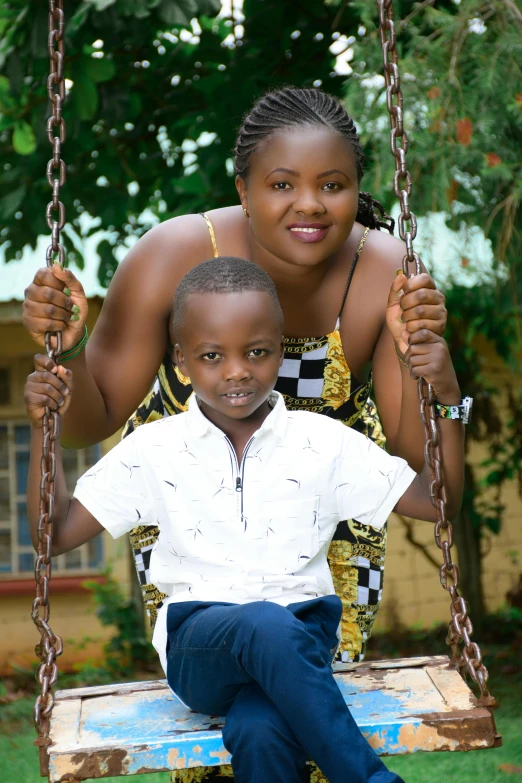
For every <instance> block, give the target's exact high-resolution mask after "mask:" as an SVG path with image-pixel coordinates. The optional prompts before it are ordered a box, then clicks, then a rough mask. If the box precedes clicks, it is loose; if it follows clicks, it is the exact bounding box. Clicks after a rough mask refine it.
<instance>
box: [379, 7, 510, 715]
mask: <svg viewBox="0 0 522 783" xmlns="http://www.w3.org/2000/svg"><path fill="white" fill-rule="evenodd" d="M377 6H378V8H379V30H380V37H381V47H382V57H383V65H384V80H385V84H386V106H387V109H388V113H389V115H390V125H391V133H390V146H391V151H392V154H393V156H394V158H395V174H394V177H393V189H394V192H395V195H396V196H397V198H398V199H399V202H400V206H401V212H400V215H399V220H398V226H399V236H400V238H401V239H402V240H403V242H405V244H406V254H405V256H404V258H403V260H402V268H403V272H404V274H405V275H407V276H408V277H411V276H413V275H414V274H420V272H421V271H422V268H421V262H420V258H419V256H418V255H417V253H416V252H415V251H414V250H413V240H414V239H415V237H416V235H417V219H416V217H415V215H414V214H413V212H412V211H411V209H410V203H409V198H410V196H411V184H412V180H411V174H410V172H409V171H408V169H407V167H406V152H407V151H408V135H407V133H406V130H405V129H404V123H403V120H404V116H403V101H402V90H401V80H400V74H399V66H398V62H397V49H396V36H395V25H394V23H393V12H392V0H377ZM399 141H400V145H399V143H398V142H399ZM407 223H408V224H409V227H408V228H407V227H406V224H407ZM412 264H414V265H415V271H414V272H413V271H412V267H411V265H412ZM418 393H419V404H420V415H421V418H422V422H423V424H424V432H425V436H426V443H425V446H424V456H425V459H426V463H427V465H428V467H429V469H430V472H431V478H432V480H431V484H430V496H431V502H432V503H433V505H434V507H435V509H436V511H437V521H436V523H435V542H436V544H437V546H438V548H439V549H440V550H441V552H442V557H443V563H442V566H441V569H440V582H441V584H442V587H443V588H444V589H445V590H447V591H448V592H449V594H450V598H451V621H450V623H449V628H448V636H447V639H446V642H447V644H448V645H449V646H450V647H451V650H452V663H453V664H454V665H455V666H456V668H457V669H458V670H459V672H460V673H461V674H462V675H463V676H464V675H465V674H466V673H468V674H469V675H470V677H471V678H472V680H473V681H474V682H476V683H477V684H478V686H479V688H480V694H481V695H480V699H479V703H480V704H482V705H484V706H492V705H493V704H494V703H495V700H494V698H493V697H492V696H491V695H490V693H489V691H488V688H487V680H488V671H487V669H486V667H485V666H484V664H483V662H482V654H481V652H480V648H479V646H478V644H476V642H472V641H471V636H472V634H473V626H472V624H471V620H470V618H469V614H468V606H467V604H466V601H465V600H464V598H463V597H462V596H461V595H460V594H459V569H458V566H457V565H456V563H454V562H453V560H452V557H451V547H452V545H453V528H452V525H451V522H450V521H449V520H448V518H447V516H446V490H445V487H444V471H443V464H442V454H441V451H440V443H439V428H438V419H437V418H436V416H435V404H434V403H435V395H434V392H433V388H432V387H431V385H430V384H427V383H426V381H424V380H423V379H422V378H421V379H419V382H418Z"/></svg>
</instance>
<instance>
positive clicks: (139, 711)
mask: <svg viewBox="0 0 522 783" xmlns="http://www.w3.org/2000/svg"><path fill="white" fill-rule="evenodd" d="M339 668H340V667H339ZM335 676H336V680H337V683H338V685H339V688H340V690H341V693H342V694H343V696H344V699H345V701H346V703H347V704H348V706H349V707H350V710H351V712H352V714H353V716H354V718H355V720H356V722H357V724H358V725H359V727H360V729H361V731H362V732H363V734H364V735H365V736H366V738H367V739H368V741H369V743H370V744H371V745H372V747H373V748H375V750H376V751H377V753H379V754H381V755H397V754H404V753H414V752H416V751H419V750H422V751H431V750H472V749H475V748H487V747H493V746H494V745H495V743H496V730H495V722H494V719H493V717H492V715H491V713H490V712H489V711H488V710H486V709H484V708H482V707H478V706H477V702H476V700H475V698H474V696H473V694H472V693H471V691H470V690H469V688H468V687H467V685H466V684H465V682H464V681H463V680H462V679H461V677H460V675H459V674H458V673H457V672H456V671H455V670H454V669H452V668H451V667H450V666H449V661H448V659H447V658H445V657H442V656H438V657H436V658H421V659H414V661H412V666H410V667H407V666H406V661H404V660H400V661H379V662H373V663H370V664H359V665H357V668H356V669H354V670H351V671H346V670H345V669H343V670H342V671H339V670H337V671H336V675H335ZM222 726H223V719H222V718H220V717H218V716H208V715H198V714H196V713H194V712H191V711H190V710H188V709H187V708H186V707H185V706H184V705H183V704H182V703H181V702H180V701H179V699H178V698H177V697H176V696H175V694H173V693H172V691H170V689H169V687H168V685H167V683H166V682H165V681H164V680H161V681H158V682H155V683H127V684H125V685H120V686H114V685H111V686H103V687H101V688H78V689H75V690H71V691H58V692H57V694H56V705H55V708H54V711H53V715H52V720H51V739H52V741H53V744H52V746H51V747H50V749H49V759H50V776H49V781H50V783H65V781H72V780H75V781H81V780H88V779H96V778H101V777H108V776H128V775H137V774H140V773H145V772H153V771H166V770H176V769H185V768H187V767H198V766H219V765H221V764H227V763H229V762H230V756H229V754H228V752H227V751H226V750H225V748H224V747H223V742H222V738H221V729H222Z"/></svg>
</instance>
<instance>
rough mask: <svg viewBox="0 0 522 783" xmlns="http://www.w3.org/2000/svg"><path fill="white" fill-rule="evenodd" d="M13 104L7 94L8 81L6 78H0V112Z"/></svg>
mask: <svg viewBox="0 0 522 783" xmlns="http://www.w3.org/2000/svg"><path fill="white" fill-rule="evenodd" d="M13 103H14V101H13V98H12V97H11V95H10V94H9V79H8V78H7V76H0V111H2V109H10V108H11V107H12V106H13Z"/></svg>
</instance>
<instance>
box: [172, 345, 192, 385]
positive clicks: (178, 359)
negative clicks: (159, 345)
mask: <svg viewBox="0 0 522 783" xmlns="http://www.w3.org/2000/svg"><path fill="white" fill-rule="evenodd" d="M172 358H173V360H174V364H175V365H176V367H177V368H178V370H179V371H180V373H181V374H182V375H184V376H185V378H188V377H189V374H188V372H187V370H186V368H185V356H184V354H183V351H182V350H181V348H180V346H179V344H178V343H176V345H175V346H174V349H173V351H172Z"/></svg>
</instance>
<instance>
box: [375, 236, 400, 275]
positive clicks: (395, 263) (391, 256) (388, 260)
mask: <svg viewBox="0 0 522 783" xmlns="http://www.w3.org/2000/svg"><path fill="white" fill-rule="evenodd" d="M405 252H406V245H405V244H404V242H402V240H400V239H398V238H397V237H395V236H393V235H392V234H389V233H388V231H386V230H383V229H381V230H380V231H378V230H375V229H371V230H370V231H369V232H368V236H367V238H366V242H365V256H366V262H367V263H366V266H371V267H372V268H375V267H378V268H379V270H380V271H381V272H382V271H385V270H389V271H390V272H391V273H392V275H393V274H395V271H396V270H397V269H398V268H399V267H400V266H401V264H402V259H403V257H404V254H405Z"/></svg>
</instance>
